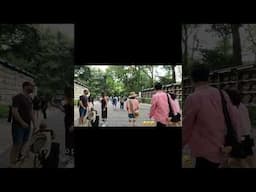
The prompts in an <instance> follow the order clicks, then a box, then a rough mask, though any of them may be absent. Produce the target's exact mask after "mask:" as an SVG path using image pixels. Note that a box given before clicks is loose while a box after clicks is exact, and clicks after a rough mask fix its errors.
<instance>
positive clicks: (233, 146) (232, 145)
mask: <svg viewBox="0 0 256 192" xmlns="http://www.w3.org/2000/svg"><path fill="white" fill-rule="evenodd" d="M219 92H220V95H221V103H222V110H223V115H224V119H225V123H226V127H227V134H226V136H225V144H224V148H225V149H228V148H229V149H230V150H228V151H230V152H227V159H226V162H225V163H224V165H222V168H231V166H232V165H231V164H230V160H231V159H232V160H235V159H243V158H245V157H246V153H245V150H244V146H243V144H242V143H240V142H239V140H238V135H237V133H236V131H235V129H234V127H233V125H232V123H231V119H230V115H229V113H228V109H227V102H226V100H225V98H224V95H223V92H222V91H221V90H219ZM224 151H225V150H224ZM230 158H231V159H230Z"/></svg>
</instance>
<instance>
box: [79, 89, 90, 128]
mask: <svg viewBox="0 0 256 192" xmlns="http://www.w3.org/2000/svg"><path fill="white" fill-rule="evenodd" d="M89 94H90V92H89V90H88V89H85V90H84V94H83V95H81V96H80V97H79V115H80V118H79V125H83V124H84V117H85V115H86V113H87V112H88V97H89Z"/></svg>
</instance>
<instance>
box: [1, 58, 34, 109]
mask: <svg viewBox="0 0 256 192" xmlns="http://www.w3.org/2000/svg"><path fill="white" fill-rule="evenodd" d="M24 81H31V82H33V78H31V77H29V76H27V75H25V74H23V73H21V72H18V71H16V70H14V69H12V68H11V67H7V66H5V65H3V64H1V63H0V103H1V104H4V105H10V104H11V100H12V97H13V96H14V95H16V94H17V93H20V92H21V91H22V83H23V82H24Z"/></svg>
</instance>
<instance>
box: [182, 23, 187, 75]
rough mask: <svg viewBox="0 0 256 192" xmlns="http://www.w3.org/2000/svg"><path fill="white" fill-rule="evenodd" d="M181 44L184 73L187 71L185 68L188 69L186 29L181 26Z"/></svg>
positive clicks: (184, 26)
mask: <svg viewBox="0 0 256 192" xmlns="http://www.w3.org/2000/svg"><path fill="white" fill-rule="evenodd" d="M183 30H184V33H183V36H184V38H183V44H184V53H183V65H184V69H185V71H187V67H188V28H187V26H186V25H183Z"/></svg>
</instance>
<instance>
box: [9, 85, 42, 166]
mask: <svg viewBox="0 0 256 192" xmlns="http://www.w3.org/2000/svg"><path fill="white" fill-rule="evenodd" d="M22 88H23V92H22V93H20V94H18V95H16V96H14V97H13V100H12V116H13V121H12V139H13V146H12V149H11V153H10V167H16V165H17V163H18V161H21V160H22V158H24V157H25V154H24V149H25V148H24V146H25V145H26V144H27V142H28V140H29V136H30V131H31V122H32V123H33V132H34V131H35V130H36V129H37V128H36V123H35V119H34V115H33V103H32V99H31V97H30V94H32V93H33V92H34V85H33V84H32V83H31V82H24V83H23V84H22Z"/></svg>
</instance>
